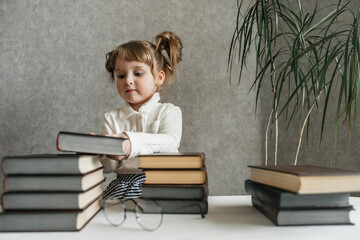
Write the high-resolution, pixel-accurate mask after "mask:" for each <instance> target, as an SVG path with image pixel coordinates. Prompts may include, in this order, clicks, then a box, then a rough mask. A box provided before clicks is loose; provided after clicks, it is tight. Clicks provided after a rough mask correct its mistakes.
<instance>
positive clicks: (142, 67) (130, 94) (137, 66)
mask: <svg viewBox="0 0 360 240" xmlns="http://www.w3.org/2000/svg"><path fill="white" fill-rule="evenodd" d="M115 74H116V79H117V80H116V82H117V89H118V92H119V94H120V96H121V97H122V98H123V99H124V100H125V101H127V102H128V103H129V104H130V105H131V107H132V108H133V109H134V110H135V111H138V110H139V109H140V107H141V106H142V105H143V104H144V103H146V102H147V101H148V100H150V99H151V97H152V96H153V95H154V93H155V92H156V91H157V88H158V86H160V85H161V84H163V82H164V80H165V73H164V71H162V70H161V71H159V72H157V73H156V76H153V74H152V73H151V69H150V67H149V66H148V65H146V64H145V63H142V62H135V61H132V62H129V61H127V60H125V58H117V60H116V63H115Z"/></svg>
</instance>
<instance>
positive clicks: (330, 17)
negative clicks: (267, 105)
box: [228, 0, 360, 164]
mask: <svg viewBox="0 0 360 240" xmlns="http://www.w3.org/2000/svg"><path fill="white" fill-rule="evenodd" d="M243 3H244V1H243V0H241V1H238V15H237V24H236V28H235V31H234V34H233V37H232V42H231V46H230V51H229V59H228V67H229V69H230V72H231V69H233V67H234V63H235V59H237V61H238V64H239V69H240V71H239V83H240V79H241V76H242V74H243V69H244V68H245V67H246V62H247V61H248V60H250V59H254V57H253V56H251V55H250V54H249V53H250V49H252V48H254V50H255V55H256V56H255V61H256V76H255V79H254V81H253V83H252V87H251V89H255V90H256V106H257V105H258V100H259V94H260V90H261V89H262V88H263V87H264V86H269V85H270V90H271V92H272V96H273V97H272V111H271V114H270V116H269V124H268V127H267V131H266V139H267V138H268V130H269V127H270V126H274V125H275V128H276V133H275V141H276V143H275V164H276V162H277V139H278V134H277V132H278V118H279V116H281V115H282V114H284V113H286V119H287V126H289V124H290V123H291V122H292V121H293V119H294V118H295V116H297V117H298V119H299V121H300V122H301V125H300V126H301V127H300V136H299V143H298V148H297V152H296V156H295V161H294V164H296V163H297V158H298V154H299V150H300V146H301V141H302V136H303V132H304V129H305V126H306V127H307V130H309V127H310V116H311V113H312V112H313V109H314V107H316V108H320V104H319V103H320V101H324V102H322V105H321V106H322V109H321V110H322V122H321V130H320V139H319V145H320V144H321V141H322V139H323V132H324V124H325V120H326V113H327V109H328V104H329V99H331V98H332V97H334V93H333V92H334V91H332V90H333V89H334V86H335V85H336V84H334V83H335V82H337V81H338V82H339V83H340V84H339V87H338V88H337V89H338V97H337V110H336V120H335V121H336V123H335V126H336V127H335V129H334V130H335V144H336V136H337V131H338V126H339V121H340V119H343V121H344V123H345V124H346V125H347V127H348V130H349V141H351V139H352V137H353V136H354V134H355V123H356V115H357V109H358V106H359V87H360V65H359V60H360V41H359V20H360V10H359V9H358V10H357V13H354V12H353V11H352V10H351V9H349V7H348V4H349V1H348V2H345V3H344V1H341V0H339V2H338V4H336V5H328V6H326V7H324V8H318V7H317V5H315V7H314V9H313V11H312V12H308V13H306V12H305V11H304V10H303V8H302V4H301V0H298V1H291V2H290V1H286V0H283V1H281V0H254V1H252V2H251V3H250V5H249V6H248V7H247V10H246V11H245V13H244V14H242V11H243ZM294 5H295V6H294ZM329 9H332V10H331V11H330V12H328V13H327V14H326V16H325V17H322V18H321V19H319V16H320V15H321V14H323V13H324V11H328V10H329ZM320 12H321V14H320ZM347 18H351V20H350V22H347V23H343V22H340V21H339V20H338V19H347ZM250 56H251V57H250ZM230 78H231V77H230ZM266 83H269V84H266ZM335 97H336V96H335ZM271 123H272V124H271ZM265 146H266V151H265V152H266V160H265V163H266V164H267V140H266V145H265Z"/></svg>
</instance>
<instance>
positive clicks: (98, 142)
mask: <svg viewBox="0 0 360 240" xmlns="http://www.w3.org/2000/svg"><path fill="white" fill-rule="evenodd" d="M123 141H124V139H123V138H118V137H107V136H102V135H91V134H84V133H75V132H63V131H61V132H59V133H58V136H57V149H58V150H59V151H68V152H80V153H93V154H107V155H125V153H124V152H123V147H122V142H123Z"/></svg>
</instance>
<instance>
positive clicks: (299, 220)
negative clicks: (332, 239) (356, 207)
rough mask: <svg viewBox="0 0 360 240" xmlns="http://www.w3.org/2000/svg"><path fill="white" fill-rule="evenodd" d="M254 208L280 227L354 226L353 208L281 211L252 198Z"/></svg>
mask: <svg viewBox="0 0 360 240" xmlns="http://www.w3.org/2000/svg"><path fill="white" fill-rule="evenodd" d="M251 201H252V204H253V206H254V207H255V208H256V209H258V210H259V211H260V212H261V213H262V214H264V215H265V216H266V217H267V218H268V219H269V220H270V221H272V222H273V223H274V224H276V225H278V226H291V225H335V224H336V225H342V224H352V223H351V222H350V217H349V212H350V210H352V207H332V208H294V209H291V208H289V209H279V208H276V207H274V206H272V205H270V204H268V203H265V202H262V201H261V200H260V199H259V198H257V197H254V196H252V197H251Z"/></svg>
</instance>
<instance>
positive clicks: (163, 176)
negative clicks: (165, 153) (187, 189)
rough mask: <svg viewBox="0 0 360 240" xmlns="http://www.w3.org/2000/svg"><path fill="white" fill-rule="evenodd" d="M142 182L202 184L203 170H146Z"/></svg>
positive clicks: (203, 179)
mask: <svg viewBox="0 0 360 240" xmlns="http://www.w3.org/2000/svg"><path fill="white" fill-rule="evenodd" d="M144 173H145V176H146V181H145V182H144V184H204V183H206V182H207V177H206V171H204V170H146V171H144Z"/></svg>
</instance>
